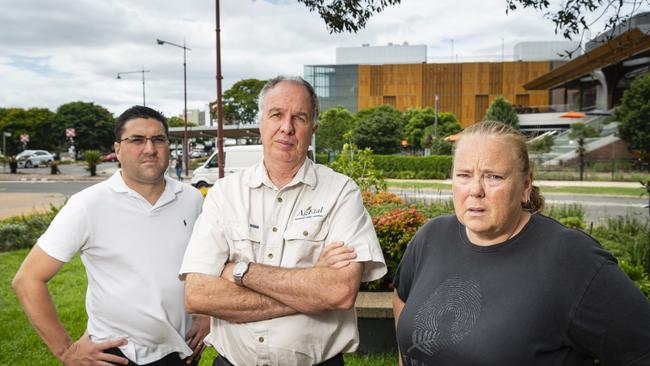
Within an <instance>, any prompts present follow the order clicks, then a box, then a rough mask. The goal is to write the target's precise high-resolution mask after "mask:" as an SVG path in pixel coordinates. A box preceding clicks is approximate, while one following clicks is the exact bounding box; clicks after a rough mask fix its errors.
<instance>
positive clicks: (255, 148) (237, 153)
mask: <svg viewBox="0 0 650 366" xmlns="http://www.w3.org/2000/svg"><path fill="white" fill-rule="evenodd" d="M218 155H219V154H218V153H217V152H214V154H212V155H211V156H210V158H208V160H206V161H205V163H203V165H201V166H200V167H198V168H196V169H195V170H194V172H193V173H192V185H193V186H195V187H197V188H200V187H208V186H211V185H213V184H214V182H216V181H217V179H219V156H218ZM223 155H224V157H225V160H226V167H225V169H224V175H228V174H232V173H235V172H238V171H240V170H244V169H246V168H248V167H249V166H252V165H255V163H257V162H259V161H260V160H262V156H263V155H264V150H263V147H262V145H242V146H228V147H224V148H223Z"/></svg>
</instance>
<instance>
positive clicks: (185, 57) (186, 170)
mask: <svg viewBox="0 0 650 366" xmlns="http://www.w3.org/2000/svg"><path fill="white" fill-rule="evenodd" d="M156 42H157V43H158V44H159V45H161V46H162V45H164V44H165V43H166V44H168V45H171V46H174V47H178V48H182V49H183V100H184V108H183V109H184V113H183V116H184V117H185V118H184V119H185V131H184V132H183V164H184V165H185V175H190V170H189V156H188V153H187V137H188V136H187V51H191V50H192V49H191V48H187V47H186V46H185V40H183V45H182V46H181V45H179V44H176V43H173V42H169V41H163V40H161V39H156Z"/></svg>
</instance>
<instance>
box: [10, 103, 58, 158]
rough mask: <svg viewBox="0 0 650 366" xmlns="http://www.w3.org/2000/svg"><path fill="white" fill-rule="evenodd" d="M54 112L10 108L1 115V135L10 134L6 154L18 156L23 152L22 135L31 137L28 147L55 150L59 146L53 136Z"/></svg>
mask: <svg viewBox="0 0 650 366" xmlns="http://www.w3.org/2000/svg"><path fill="white" fill-rule="evenodd" d="M54 117H55V114H54V112H52V111H50V110H49V109H46V108H30V109H22V108H8V109H4V110H3V111H2V113H0V133H2V132H10V133H11V137H9V138H7V139H6V142H7V151H6V152H5V154H7V155H10V154H16V153H18V152H19V151H20V150H21V143H20V139H19V138H20V135H21V134H27V135H29V138H30V142H29V143H28V145H27V146H28V147H34V148H39V149H45V150H54V149H55V148H56V146H57V140H56V136H54V135H53V134H52V126H53V123H54Z"/></svg>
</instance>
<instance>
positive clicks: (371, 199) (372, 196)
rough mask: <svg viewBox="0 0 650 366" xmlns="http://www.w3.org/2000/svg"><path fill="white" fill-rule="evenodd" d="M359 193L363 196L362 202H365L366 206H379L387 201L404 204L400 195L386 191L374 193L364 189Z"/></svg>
mask: <svg viewBox="0 0 650 366" xmlns="http://www.w3.org/2000/svg"><path fill="white" fill-rule="evenodd" d="M361 195H362V197H363V203H365V204H366V206H368V205H370V206H379V205H384V204H387V203H396V204H400V205H401V204H404V200H403V199H402V198H401V197H400V196H398V195H396V194H395V193H391V192H387V191H381V192H376V193H375V192H370V191H365V192H363V193H362V194H361Z"/></svg>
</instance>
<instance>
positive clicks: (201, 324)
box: [185, 314, 210, 365]
mask: <svg viewBox="0 0 650 366" xmlns="http://www.w3.org/2000/svg"><path fill="white" fill-rule="evenodd" d="M208 333H210V317H209V316H206V315H196V314H195V315H192V327H191V328H190V329H189V330H188V331H187V334H185V342H187V345H188V346H190V348H191V349H192V350H193V351H194V353H192V355H191V356H190V357H188V358H186V359H185V363H187V364H188V365H189V364H191V363H192V362H196V363H198V361H199V360H200V359H201V354H202V353H203V350H205V343H203V339H205V337H206V336H207V335H208Z"/></svg>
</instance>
